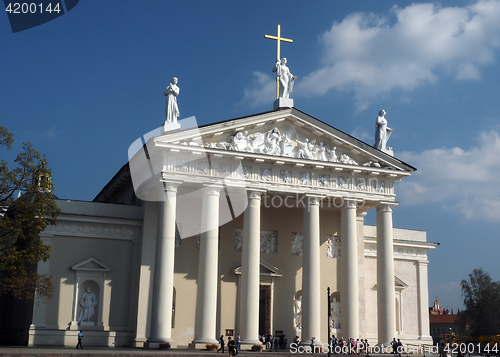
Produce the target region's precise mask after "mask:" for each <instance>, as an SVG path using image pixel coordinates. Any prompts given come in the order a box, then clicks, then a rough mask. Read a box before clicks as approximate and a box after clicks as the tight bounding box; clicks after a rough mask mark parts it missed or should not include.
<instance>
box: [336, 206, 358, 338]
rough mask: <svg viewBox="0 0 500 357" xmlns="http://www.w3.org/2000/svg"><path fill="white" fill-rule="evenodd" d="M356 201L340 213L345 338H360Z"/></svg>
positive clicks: (341, 307)
mask: <svg viewBox="0 0 500 357" xmlns="http://www.w3.org/2000/svg"><path fill="white" fill-rule="evenodd" d="M357 239H358V237H357V234H356V201H354V200H349V199H347V200H345V202H344V205H343V206H342V208H341V211H340V254H341V256H340V271H341V277H340V311H341V314H340V328H341V335H342V336H343V337H344V338H354V339H356V338H358V337H359V290H358V244H357Z"/></svg>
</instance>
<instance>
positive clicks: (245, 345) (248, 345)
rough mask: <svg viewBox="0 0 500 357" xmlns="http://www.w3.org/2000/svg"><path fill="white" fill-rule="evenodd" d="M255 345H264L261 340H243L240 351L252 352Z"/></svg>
mask: <svg viewBox="0 0 500 357" xmlns="http://www.w3.org/2000/svg"><path fill="white" fill-rule="evenodd" d="M253 345H262V342H260V341H259V340H241V342H240V350H250V349H251V348H252V346H253Z"/></svg>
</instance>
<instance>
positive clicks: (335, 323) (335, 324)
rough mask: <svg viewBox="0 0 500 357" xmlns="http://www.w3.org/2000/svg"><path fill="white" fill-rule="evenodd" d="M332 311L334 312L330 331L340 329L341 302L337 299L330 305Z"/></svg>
mask: <svg viewBox="0 0 500 357" xmlns="http://www.w3.org/2000/svg"><path fill="white" fill-rule="evenodd" d="M330 309H331V311H332V315H331V317H330V329H332V330H333V329H339V328H340V302H339V301H337V298H335V297H334V298H333V299H332V301H331V303H330Z"/></svg>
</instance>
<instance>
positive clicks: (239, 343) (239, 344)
mask: <svg viewBox="0 0 500 357" xmlns="http://www.w3.org/2000/svg"><path fill="white" fill-rule="evenodd" d="M240 348H241V337H240V334H238V335H236V349H237V350H240Z"/></svg>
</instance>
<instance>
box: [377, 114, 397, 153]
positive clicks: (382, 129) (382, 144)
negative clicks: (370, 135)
mask: <svg viewBox="0 0 500 357" xmlns="http://www.w3.org/2000/svg"><path fill="white" fill-rule="evenodd" d="M385 114H386V112H385V110H383V109H382V110H381V111H379V112H378V118H377V122H376V123H375V144H373V147H374V148H376V149H379V150H382V151H386V150H387V147H386V145H387V141H388V140H389V137H390V136H391V133H392V132H393V130H394V129H391V128H389V127H388V126H387V119H385Z"/></svg>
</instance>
